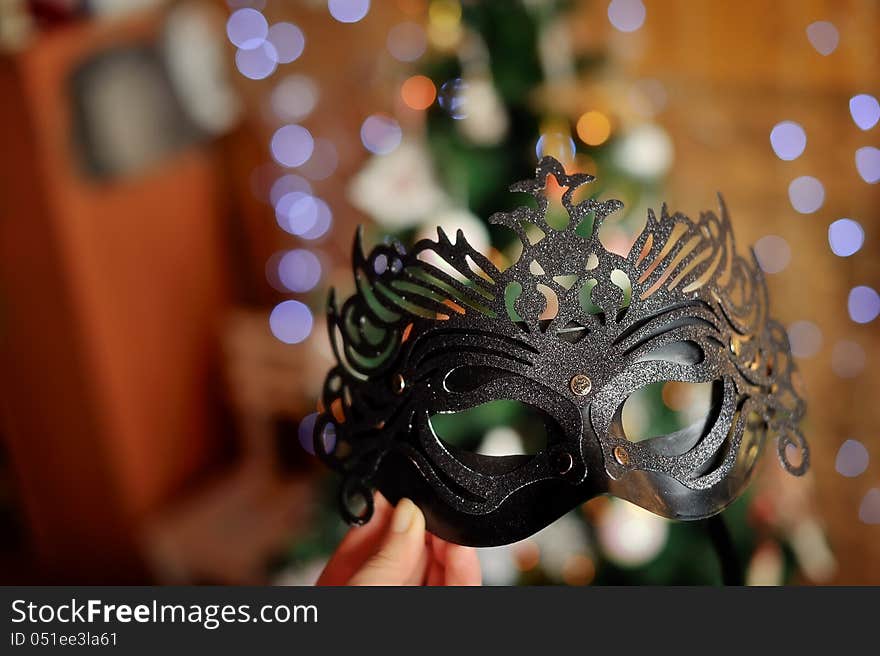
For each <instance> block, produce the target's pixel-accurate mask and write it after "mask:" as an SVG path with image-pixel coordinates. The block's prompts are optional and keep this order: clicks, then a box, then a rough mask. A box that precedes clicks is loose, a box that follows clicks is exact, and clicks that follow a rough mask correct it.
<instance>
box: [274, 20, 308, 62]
mask: <svg viewBox="0 0 880 656" xmlns="http://www.w3.org/2000/svg"><path fill="white" fill-rule="evenodd" d="M267 38H268V40H269V42H270V43H271V44H272V45H273V46H274V47H275V52H276V53H277V57H278V60H277V61H278V63H279V64H289V63H290V62H293V61H296V60H297V59H299V56H300V55H301V54H302V53H303V50H304V49H305V47H306V38H305V36H303V33H302V30H301V29H299V28H298V27H297V26H296V25H294V24H293V23H275V25H273V26H272V27H270V28H269V36H268V37H267Z"/></svg>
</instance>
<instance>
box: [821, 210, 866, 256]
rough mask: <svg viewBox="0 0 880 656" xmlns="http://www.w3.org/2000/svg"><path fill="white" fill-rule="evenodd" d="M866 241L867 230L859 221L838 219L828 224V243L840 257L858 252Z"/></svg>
mask: <svg viewBox="0 0 880 656" xmlns="http://www.w3.org/2000/svg"><path fill="white" fill-rule="evenodd" d="M864 243H865V231H864V230H862V226H861V224H860V223H859V222H858V221H853V220H852V219H837V221H834V222H833V223H832V224H831V225H830V226H828V244H829V246H831V251H832V252H833V253H834V254H835V255H839V256H840V257H849V256H850V255H853V254H854V253H858V252H859V249H861V247H862V244H864Z"/></svg>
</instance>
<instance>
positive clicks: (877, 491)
mask: <svg viewBox="0 0 880 656" xmlns="http://www.w3.org/2000/svg"><path fill="white" fill-rule="evenodd" d="M859 519H860V520H861V521H863V522H864V523H865V524H880V488H876V487H872V488H871V489H870V490H868V491H867V492H866V493H865V496H864V497H863V498H862V503H861V504H860V505H859Z"/></svg>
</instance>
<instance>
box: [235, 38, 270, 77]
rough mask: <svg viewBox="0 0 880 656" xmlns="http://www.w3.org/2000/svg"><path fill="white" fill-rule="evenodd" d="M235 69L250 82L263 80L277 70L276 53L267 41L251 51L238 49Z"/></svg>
mask: <svg viewBox="0 0 880 656" xmlns="http://www.w3.org/2000/svg"><path fill="white" fill-rule="evenodd" d="M235 67H236V68H237V69H238V72H239V73H241V74H242V75H244V76H245V77H246V78H248V79H250V80H264V79H266V78H267V77H269V76H270V75H272V73H274V72H275V69H276V68H278V52H277V51H276V50H275V46H273V45H272V44H271V43H269V42H268V41H263V42H262V43H260V44H259V45H258V46H257V47H255V48H253V49H251V50H245V49H243V48H239V49H238V51H237V52H236V53H235Z"/></svg>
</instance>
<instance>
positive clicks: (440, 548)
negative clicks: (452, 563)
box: [431, 535, 449, 564]
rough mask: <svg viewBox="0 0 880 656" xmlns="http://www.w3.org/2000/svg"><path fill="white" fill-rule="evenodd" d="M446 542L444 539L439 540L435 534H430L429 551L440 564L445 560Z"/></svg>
mask: <svg viewBox="0 0 880 656" xmlns="http://www.w3.org/2000/svg"><path fill="white" fill-rule="evenodd" d="M448 544H449V543H448V542H447V541H446V540H441V539H440V538H438V537H437V536H436V535H432V536H431V552H432V553H433V555H434V558H435V559H436V560H437V561H439V562H440V564H443V563H445V562H446V545H448Z"/></svg>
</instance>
